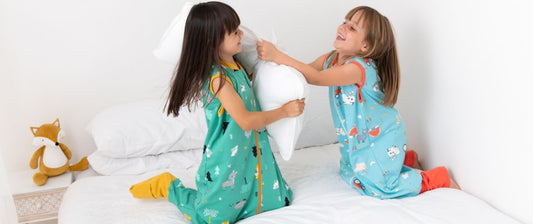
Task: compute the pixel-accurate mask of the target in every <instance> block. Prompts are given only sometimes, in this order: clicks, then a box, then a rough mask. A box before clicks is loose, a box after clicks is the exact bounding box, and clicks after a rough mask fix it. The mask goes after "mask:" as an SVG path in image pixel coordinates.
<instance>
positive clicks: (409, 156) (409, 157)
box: [403, 150, 416, 168]
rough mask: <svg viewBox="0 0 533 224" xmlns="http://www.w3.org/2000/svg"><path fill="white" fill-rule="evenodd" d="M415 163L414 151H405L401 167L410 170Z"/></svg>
mask: <svg viewBox="0 0 533 224" xmlns="http://www.w3.org/2000/svg"><path fill="white" fill-rule="evenodd" d="M415 162H416V152H415V150H407V151H405V159H404V160H403V165H406V166H408V167H411V168H412V167H413V166H414V165H415Z"/></svg>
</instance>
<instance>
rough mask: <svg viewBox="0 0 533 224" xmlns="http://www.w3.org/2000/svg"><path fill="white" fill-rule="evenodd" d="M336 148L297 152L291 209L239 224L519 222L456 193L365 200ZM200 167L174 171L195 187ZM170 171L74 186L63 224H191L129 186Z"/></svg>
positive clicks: (291, 169) (288, 167)
mask: <svg viewBox="0 0 533 224" xmlns="http://www.w3.org/2000/svg"><path fill="white" fill-rule="evenodd" d="M337 147H338V146H337V145H336V144H332V145H326V146H320V147H312V148H306V149H301V150H297V151H295V153H294V155H293V157H292V159H291V160H290V161H283V160H281V159H280V157H279V155H276V157H277V158H278V163H279V165H280V168H281V170H282V173H283V175H284V177H285V179H286V180H287V182H288V183H289V185H290V186H291V187H292V189H293V192H294V200H293V202H292V204H291V205H290V206H288V207H284V208H281V209H277V210H274V211H269V212H264V213H261V214H259V215H256V216H253V217H251V218H248V219H245V220H241V221H239V222H238V224H256V223H261V224H269V223H272V224H274V223H275V224H285V223H287V224H289V223H290V224H293V223H306V224H307V223H328V224H334V223H343V224H344V223H387V224H388V223H519V222H518V221H516V220H514V219H513V218H511V217H509V216H506V215H505V214H503V213H501V212H500V211H498V210H496V209H494V208H492V207H491V206H490V205H488V204H487V203H485V202H484V201H482V200H480V199H478V198H476V197H474V196H472V195H470V194H467V193H466V192H464V191H459V190H453V189H437V190H433V191H429V192H426V193H424V194H421V195H419V196H416V197H411V198H404V199H393V200H378V199H374V198H371V197H367V196H361V195H360V194H358V193H357V192H356V191H355V190H354V189H352V188H351V187H350V186H348V185H347V184H346V183H345V182H344V181H343V180H342V179H341V177H340V175H339V174H338V170H339V168H338V167H339V165H338V161H339V157H340V155H339V153H338V149H337ZM196 170H197V167H192V168H189V169H182V170H169V171H170V172H172V173H173V174H175V175H176V176H178V177H179V178H180V179H182V180H183V183H184V184H185V185H186V186H188V187H194V174H195V172H196ZM162 171H164V170H159V171H156V172H150V173H147V174H144V175H139V176H94V177H85V178H82V179H80V180H77V181H76V182H75V183H73V184H72V185H71V186H70V187H69V189H68V190H67V192H66V193H65V195H64V198H63V202H62V204H61V207H60V210H59V218H58V219H59V224H84V223H87V224H89V223H90V224H95V223H96V224H106V223H159V224H166V223H168V224H171V223H172V224H181V223H188V221H186V220H185V218H184V217H183V216H182V215H181V213H180V212H179V210H178V209H177V207H176V206H174V205H173V204H171V203H169V202H167V201H166V200H163V199H158V200H138V199H135V198H133V197H132V196H131V195H130V194H129V191H128V189H129V186H130V185H132V184H134V183H137V182H139V181H142V180H144V179H146V178H148V177H151V176H153V175H155V174H158V173H161V172H162Z"/></svg>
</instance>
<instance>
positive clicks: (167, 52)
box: [152, 1, 198, 64]
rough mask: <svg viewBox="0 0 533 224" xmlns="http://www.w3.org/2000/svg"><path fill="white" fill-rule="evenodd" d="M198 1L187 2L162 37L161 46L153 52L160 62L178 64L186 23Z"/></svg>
mask: <svg viewBox="0 0 533 224" xmlns="http://www.w3.org/2000/svg"><path fill="white" fill-rule="evenodd" d="M197 3H198V1H194V2H185V4H184V5H183V7H182V8H181V11H180V13H179V14H178V15H177V16H176V17H174V20H172V23H171V24H170V26H169V27H168V28H167V30H166V31H165V34H163V37H161V40H160V41H159V45H158V46H157V48H156V49H155V50H154V51H153V52H152V53H153V54H154V55H155V56H156V57H157V58H158V59H159V60H162V61H166V62H170V63H173V64H176V63H177V62H178V59H179V57H180V54H181V46H182V44H183V33H184V31H185V22H186V21H187V17H188V16H189V11H191V8H192V7H193V6H194V5H195V4H197Z"/></svg>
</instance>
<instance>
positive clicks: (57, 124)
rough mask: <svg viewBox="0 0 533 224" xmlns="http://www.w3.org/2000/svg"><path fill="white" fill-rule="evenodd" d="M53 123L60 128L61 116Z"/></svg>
mask: <svg viewBox="0 0 533 224" xmlns="http://www.w3.org/2000/svg"><path fill="white" fill-rule="evenodd" d="M52 124H53V125H55V126H57V127H58V128H61V126H60V125H59V118H56V120H55V121H54V123H52Z"/></svg>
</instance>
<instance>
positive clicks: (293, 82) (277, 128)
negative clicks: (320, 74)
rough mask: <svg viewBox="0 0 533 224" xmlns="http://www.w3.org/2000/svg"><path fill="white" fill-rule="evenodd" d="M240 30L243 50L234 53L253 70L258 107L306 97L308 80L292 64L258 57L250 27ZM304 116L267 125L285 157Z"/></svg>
mask: <svg viewBox="0 0 533 224" xmlns="http://www.w3.org/2000/svg"><path fill="white" fill-rule="evenodd" d="M241 30H242V31H243V36H242V39H241V46H242V52H241V53H239V54H237V59H239V61H241V63H242V64H243V66H244V67H245V68H246V69H247V70H248V71H254V85H253V86H254V92H255V94H256V97H257V100H258V101H259V105H260V106H261V109H262V110H264V111H267V110H273V109H276V108H279V107H281V106H283V105H284V104H285V103H287V102H289V101H291V100H295V99H301V98H306V97H307V95H308V84H307V82H306V80H305V78H304V76H303V75H302V73H300V72H299V71H298V70H296V69H294V68H292V67H288V66H285V65H278V64H275V63H273V62H265V61H261V60H259V59H258V58H257V48H256V43H257V41H258V40H259V39H258V38H257V36H256V35H255V34H254V33H253V32H252V31H251V30H250V29H248V28H246V27H243V26H241ZM303 119H304V116H303V114H302V115H300V116H298V117H292V118H284V119H281V120H279V121H276V122H274V123H272V124H270V125H268V126H267V127H266V128H267V131H268V134H269V135H270V136H271V137H272V139H273V140H274V142H275V143H276V145H277V146H278V147H277V148H278V150H279V152H280V154H281V157H282V158H283V159H284V160H289V159H290V158H291V156H292V153H293V151H294V148H295V146H296V142H297V140H298V137H299V136H300V132H301V131H302V125H303Z"/></svg>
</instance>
